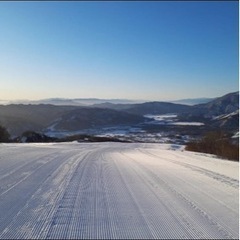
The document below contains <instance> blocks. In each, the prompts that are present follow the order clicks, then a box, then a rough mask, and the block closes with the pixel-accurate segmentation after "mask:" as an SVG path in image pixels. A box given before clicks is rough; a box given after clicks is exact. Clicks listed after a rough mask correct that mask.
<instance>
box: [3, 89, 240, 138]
mask: <svg viewBox="0 0 240 240" xmlns="http://www.w3.org/2000/svg"><path fill="white" fill-rule="evenodd" d="M205 100H206V99H205ZM111 101H112V102H108V101H107V102H106V100H100V99H74V100H71V99H61V98H60V99H59V98H54V99H48V100H44V104H43V102H42V101H41V104H37V103H36V102H34V104H33V103H31V104H29V102H28V103H24V104H9V105H0V124H1V125H3V126H4V127H6V128H7V130H8V131H9V133H10V134H11V135H12V136H18V135H20V134H22V133H23V132H24V131H28V130H32V131H39V132H42V131H45V130H46V129H52V130H57V131H61V130H64V131H78V130H84V129H89V128H102V127H112V126H123V125H125V126H130V125H134V124H141V123H143V122H146V121H149V119H147V118H145V117H144V115H146V114H153V115H154V114H155V115H157V114H166V113H175V114H177V115H178V118H179V119H180V120H182V121H196V120H197V121H200V120H201V121H202V122H204V123H205V124H206V125H211V126H215V127H219V128H225V127H226V128H228V129H234V130H238V126H239V125H238V121H239V120H238V119H239V114H238V112H237V111H238V110H239V92H234V93H229V94H227V95H224V96H222V97H219V98H216V99H213V100H212V101H210V102H207V103H202V104H196V105H193V106H190V105H184V104H177V103H170V102H144V103H135V102H132V101H130V102H129V100H111ZM83 102H84V103H85V106H79V105H80V104H83ZM49 103H51V104H49ZM53 103H54V104H53ZM77 103H78V105H76V104H77ZM218 116H222V117H219V118H218ZM224 116H225V117H224Z"/></svg>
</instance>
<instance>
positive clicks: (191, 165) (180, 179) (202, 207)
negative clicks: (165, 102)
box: [0, 142, 239, 239]
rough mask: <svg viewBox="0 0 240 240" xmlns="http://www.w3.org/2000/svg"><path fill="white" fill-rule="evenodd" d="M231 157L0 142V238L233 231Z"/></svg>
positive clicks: (118, 146)
mask: <svg viewBox="0 0 240 240" xmlns="http://www.w3.org/2000/svg"><path fill="white" fill-rule="evenodd" d="M238 189H239V181H238V163H237V162H232V161H227V160H221V159H218V158H216V157H214V156H212V155H206V154H200V153H193V152H187V151H184V148H183V147H180V146H178V145H167V144H165V145H164V144H146V143H77V142H75V143H74V142H73V143H56V144H55V143H52V144H26V143H25V144H1V145H0V213H1V214H0V238H1V239H16V238H19V239H36V238H37V239H58V238H59V239H104V238H105V239H184V238H185V239H200V238H205V239H229V238H235V239H236V238H238V237H239V227H238V226H239V209H238V207H239V199H238Z"/></svg>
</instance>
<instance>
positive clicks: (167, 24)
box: [0, 1, 239, 101]
mask: <svg viewBox="0 0 240 240" xmlns="http://www.w3.org/2000/svg"><path fill="white" fill-rule="evenodd" d="M238 15H239V13H238V2H237V1H230V2H228V1H219V2H218V1H216V2H215V1H213V2H208V1H200V2H194V1H193V2H188V1H187V2H180V1H179V2H175V1H169V2H164V1H163V2H162V1H159V2H155V1H153V2H142V1H140V2H101V1H99V2H91V1H90V2H81V1H79V2H77V1H73V2H61V1H60V2H54V1H53V2H34V1H33V2H0V29H1V36H0V41H1V44H0V52H1V57H0V61H1V70H0V86H1V88H0V89H1V90H0V99H2V100H8V101H13V100H16V99H17V100H21V99H29V100H32V101H35V100H41V99H48V98H66V99H74V98H99V99H128V100H145V101H146V100H147V101H170V100H179V99H189V98H190V99H192V98H214V97H220V96H223V95H225V94H227V93H230V92H235V91H238V90H239V78H238V74H239V71H238V52H239V51H238Z"/></svg>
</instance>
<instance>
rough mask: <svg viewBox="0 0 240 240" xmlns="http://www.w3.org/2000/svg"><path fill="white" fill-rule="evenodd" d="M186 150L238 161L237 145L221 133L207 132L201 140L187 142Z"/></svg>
mask: <svg viewBox="0 0 240 240" xmlns="http://www.w3.org/2000/svg"><path fill="white" fill-rule="evenodd" d="M186 150H188V151H195V152H204V153H211V154H215V155H217V156H218V157H221V158H225V159H229V160H234V161H239V143H238V142H235V143H234V142H233V141H231V138H229V136H227V135H226V134H225V133H224V132H221V131H217V132H209V133H207V134H206V135H205V136H204V137H203V138H202V139H200V140H198V141H192V142H189V143H188V144H187V145H186Z"/></svg>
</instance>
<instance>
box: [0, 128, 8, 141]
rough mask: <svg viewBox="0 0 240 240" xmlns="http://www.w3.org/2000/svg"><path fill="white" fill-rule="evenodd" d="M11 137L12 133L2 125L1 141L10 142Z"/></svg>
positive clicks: (0, 129) (0, 130)
mask: <svg viewBox="0 0 240 240" xmlns="http://www.w3.org/2000/svg"><path fill="white" fill-rule="evenodd" d="M9 138H10V134H9V133H8V131H7V129H6V128H5V127H3V126H1V125H0V142H8V141H9Z"/></svg>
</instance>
